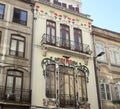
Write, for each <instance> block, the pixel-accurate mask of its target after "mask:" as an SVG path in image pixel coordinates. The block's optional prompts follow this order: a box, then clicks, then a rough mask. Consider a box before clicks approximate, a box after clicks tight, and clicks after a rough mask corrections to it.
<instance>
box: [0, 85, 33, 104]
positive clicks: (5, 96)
mask: <svg viewBox="0 0 120 109" xmlns="http://www.w3.org/2000/svg"><path fill="white" fill-rule="evenodd" d="M11 92H12V93H11ZM0 101H5V102H12V103H23V104H30V103H31V91H30V90H28V89H22V90H21V89H15V90H13V89H12V88H5V86H0Z"/></svg>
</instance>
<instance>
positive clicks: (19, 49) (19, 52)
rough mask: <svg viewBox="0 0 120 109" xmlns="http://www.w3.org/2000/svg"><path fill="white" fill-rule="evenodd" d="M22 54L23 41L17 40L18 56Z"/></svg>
mask: <svg viewBox="0 0 120 109" xmlns="http://www.w3.org/2000/svg"><path fill="white" fill-rule="evenodd" d="M23 55H24V42H21V41H19V46H18V56H21V57H23Z"/></svg>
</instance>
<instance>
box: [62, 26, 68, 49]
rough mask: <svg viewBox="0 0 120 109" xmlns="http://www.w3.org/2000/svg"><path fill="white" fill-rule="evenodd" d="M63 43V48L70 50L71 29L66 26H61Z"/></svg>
mask: <svg viewBox="0 0 120 109" xmlns="http://www.w3.org/2000/svg"><path fill="white" fill-rule="evenodd" d="M60 31H61V33H60V34H61V40H62V41H61V42H62V44H61V45H62V46H63V47H67V48H69V47H70V42H69V39H70V36H69V27H68V26H66V25H61V30H60Z"/></svg>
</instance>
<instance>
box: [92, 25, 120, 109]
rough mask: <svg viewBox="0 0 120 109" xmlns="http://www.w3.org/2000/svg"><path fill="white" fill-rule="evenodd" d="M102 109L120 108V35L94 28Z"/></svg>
mask: <svg viewBox="0 0 120 109" xmlns="http://www.w3.org/2000/svg"><path fill="white" fill-rule="evenodd" d="M92 31H93V32H92V34H93V39H94V47H95V51H96V55H97V54H99V53H100V52H105V54H104V55H103V56H101V57H98V58H97V74H98V77H99V78H98V80H99V92H100V93H99V94H100V99H101V107H102V109H119V108H120V105H119V104H120V102H119V101H120V33H117V32H113V31H110V30H105V29H102V28H99V27H95V26H93V28H92Z"/></svg>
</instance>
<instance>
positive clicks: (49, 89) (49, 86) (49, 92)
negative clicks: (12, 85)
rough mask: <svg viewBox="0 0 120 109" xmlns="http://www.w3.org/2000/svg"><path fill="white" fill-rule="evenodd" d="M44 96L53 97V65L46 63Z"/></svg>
mask: <svg viewBox="0 0 120 109" xmlns="http://www.w3.org/2000/svg"><path fill="white" fill-rule="evenodd" d="M46 73H47V74H46V96H47V97H50V98H54V97H55V65H47V71H46Z"/></svg>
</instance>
